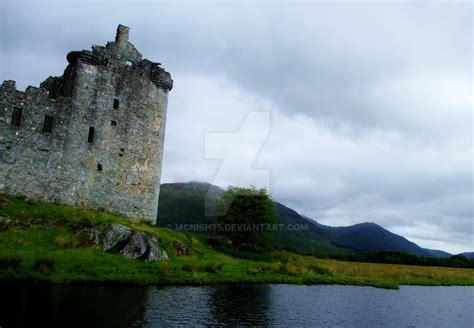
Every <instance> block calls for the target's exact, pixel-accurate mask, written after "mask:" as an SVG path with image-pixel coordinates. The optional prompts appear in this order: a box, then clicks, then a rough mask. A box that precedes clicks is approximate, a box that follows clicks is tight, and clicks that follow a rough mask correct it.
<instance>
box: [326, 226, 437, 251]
mask: <svg viewBox="0 0 474 328" xmlns="http://www.w3.org/2000/svg"><path fill="white" fill-rule="evenodd" d="M318 225H319V227H321V228H322V229H323V230H324V231H325V232H326V233H327V235H329V238H330V240H331V241H332V242H333V243H334V244H335V245H336V246H339V247H344V248H348V249H352V250H354V251H367V252H388V251H396V252H405V253H410V254H414V255H418V256H432V255H431V254H430V253H429V252H427V251H426V250H424V249H423V248H421V247H420V246H418V245H417V244H415V243H413V242H411V241H409V240H408V239H406V238H404V237H402V236H400V235H397V234H394V233H392V232H390V231H388V230H387V229H384V228H382V227H381V226H379V225H378V224H375V223H372V222H365V223H359V224H355V225H352V226H348V227H330V226H326V225H322V224H318Z"/></svg>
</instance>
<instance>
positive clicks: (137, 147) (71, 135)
mask: <svg viewBox="0 0 474 328" xmlns="http://www.w3.org/2000/svg"><path fill="white" fill-rule="evenodd" d="M128 34H129V28H127V27H125V26H122V25H119V27H118V29H117V35H116V41H115V42H108V43H107V45H106V46H105V47H102V46H93V47H92V51H89V50H82V51H72V52H70V53H69V54H68V55H67V60H68V63H69V64H68V65H67V67H66V69H65V70H64V73H63V75H62V76H60V77H49V78H47V79H46V80H45V81H44V82H43V83H41V84H40V87H32V86H29V87H28V88H27V89H26V90H25V92H21V91H18V90H16V85H15V82H14V81H4V82H3V84H2V86H1V88H0V92H1V100H0V106H1V107H0V108H3V109H4V110H3V111H2V113H1V115H0V126H1V127H2V138H1V139H0V147H1V148H0V154H1V158H0V167H1V169H2V171H1V173H0V186H2V188H3V190H2V191H4V192H7V193H11V194H22V195H26V196H28V197H31V198H35V199H40V200H43V201H56V202H60V203H65V204H70V205H74V206H80V207H90V208H95V209H100V208H101V209H107V210H108V211H111V212H115V213H119V214H122V215H125V216H128V217H134V218H144V219H147V220H150V221H152V222H154V221H155V220H156V214H157V206H158V194H159V186H160V178H161V162H162V156H163V140H164V130H165V120H166V110H167V102H168V92H169V90H171V88H172V86H173V81H172V79H171V76H170V74H169V73H168V72H166V71H165V70H164V69H163V68H161V67H159V64H157V63H153V62H151V61H149V60H146V59H142V55H141V54H140V53H139V52H138V51H137V50H136V49H135V47H134V46H133V45H132V44H131V43H130V42H129V41H128ZM127 61H129V62H128V63H127ZM12 119H13V121H12Z"/></svg>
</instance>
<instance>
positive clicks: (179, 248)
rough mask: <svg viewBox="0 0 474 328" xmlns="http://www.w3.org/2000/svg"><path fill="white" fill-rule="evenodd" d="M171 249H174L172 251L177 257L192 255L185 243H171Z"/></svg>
mask: <svg viewBox="0 0 474 328" xmlns="http://www.w3.org/2000/svg"><path fill="white" fill-rule="evenodd" d="M173 247H174V250H175V251H176V255H177V256H182V255H192V254H193V251H192V249H191V247H189V246H188V245H186V244H185V243H181V242H179V241H173Z"/></svg>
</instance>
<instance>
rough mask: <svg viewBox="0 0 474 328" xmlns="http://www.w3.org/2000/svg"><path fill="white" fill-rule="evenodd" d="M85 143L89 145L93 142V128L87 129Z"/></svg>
mask: <svg viewBox="0 0 474 328" xmlns="http://www.w3.org/2000/svg"><path fill="white" fill-rule="evenodd" d="M87 141H88V142H91V143H92V142H93V141H94V127H93V126H91V127H89V135H88V136H87Z"/></svg>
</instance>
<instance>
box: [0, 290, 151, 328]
mask: <svg viewBox="0 0 474 328" xmlns="http://www.w3.org/2000/svg"><path fill="white" fill-rule="evenodd" d="M148 290H149V289H148V288H143V287H111V286H101V287H100V286H59V285H28V286H17V285H0V295H1V298H2V307H1V309H0V326H1V327H133V326H142V325H143V323H144V321H143V317H144V313H145V307H144V303H145V302H144V301H145V300H146V299H147V295H148Z"/></svg>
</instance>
